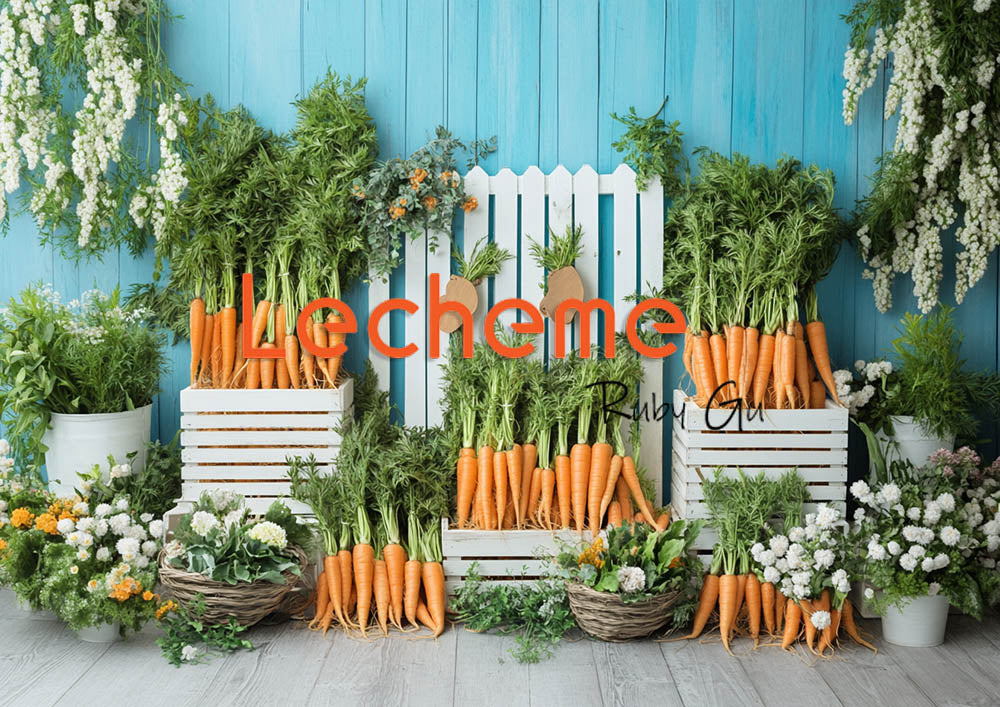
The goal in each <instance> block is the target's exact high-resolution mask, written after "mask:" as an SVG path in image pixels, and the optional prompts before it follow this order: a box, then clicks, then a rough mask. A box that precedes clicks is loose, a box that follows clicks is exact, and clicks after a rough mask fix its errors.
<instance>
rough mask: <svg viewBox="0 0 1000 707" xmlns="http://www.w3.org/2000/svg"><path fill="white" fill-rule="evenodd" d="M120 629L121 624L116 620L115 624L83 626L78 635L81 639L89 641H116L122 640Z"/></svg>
mask: <svg viewBox="0 0 1000 707" xmlns="http://www.w3.org/2000/svg"><path fill="white" fill-rule="evenodd" d="M120 629H121V625H120V624H119V623H118V622H117V621H116V622H115V623H113V624H101V625H100V626H87V627H86V628H81V629H80V630H79V631H77V632H76V635H77V637H78V638H79V639H80V640H81V641H86V642H87V643H115V642H117V641H120V640H121V633H120V632H119V630H120Z"/></svg>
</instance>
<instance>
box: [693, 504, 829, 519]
mask: <svg viewBox="0 0 1000 707" xmlns="http://www.w3.org/2000/svg"><path fill="white" fill-rule="evenodd" d="M824 503H825V504H826V505H828V506H833V507H834V508H836V509H837V510H839V511H840V512H841V513H842V514H843V513H844V512H845V511H846V508H847V504H846V503H845V502H844V501H825V502H824ZM819 505H820V504H818V503H808V502H807V503H803V504H802V512H803V513H815V512H816V510H817V509H818V508H819ZM675 510H677V517H678V518H684V519H685V520H694V519H698V518H708V515H709V514H708V506H707V505H706V504H704V503H702V502H701V501H691V500H688V501H686V502H685V503H684V512H683V514H682V513H681V511H680V510H678V509H676V508H675Z"/></svg>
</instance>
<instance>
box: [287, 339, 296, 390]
mask: <svg viewBox="0 0 1000 707" xmlns="http://www.w3.org/2000/svg"><path fill="white" fill-rule="evenodd" d="M285 370H286V371H287V372H288V381H289V383H290V384H291V387H292V388H295V389H296V390H297V389H298V387H299V338H298V337H297V336H295V334H285Z"/></svg>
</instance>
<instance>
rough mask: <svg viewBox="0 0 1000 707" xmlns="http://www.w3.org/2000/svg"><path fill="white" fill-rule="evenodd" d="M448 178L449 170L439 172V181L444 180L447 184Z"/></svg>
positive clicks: (449, 175)
mask: <svg viewBox="0 0 1000 707" xmlns="http://www.w3.org/2000/svg"><path fill="white" fill-rule="evenodd" d="M449 179H451V170H446V171H444V172H441V181H442V182H444V183H445V184H447V183H448V180H449Z"/></svg>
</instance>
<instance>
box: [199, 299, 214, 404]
mask: <svg viewBox="0 0 1000 707" xmlns="http://www.w3.org/2000/svg"><path fill="white" fill-rule="evenodd" d="M213 331H215V315H214V314H206V315H205V324H204V329H203V331H202V336H201V368H200V370H199V373H198V385H199V386H201V385H205V384H207V385H208V386H209V387H211V384H212V332H213Z"/></svg>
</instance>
